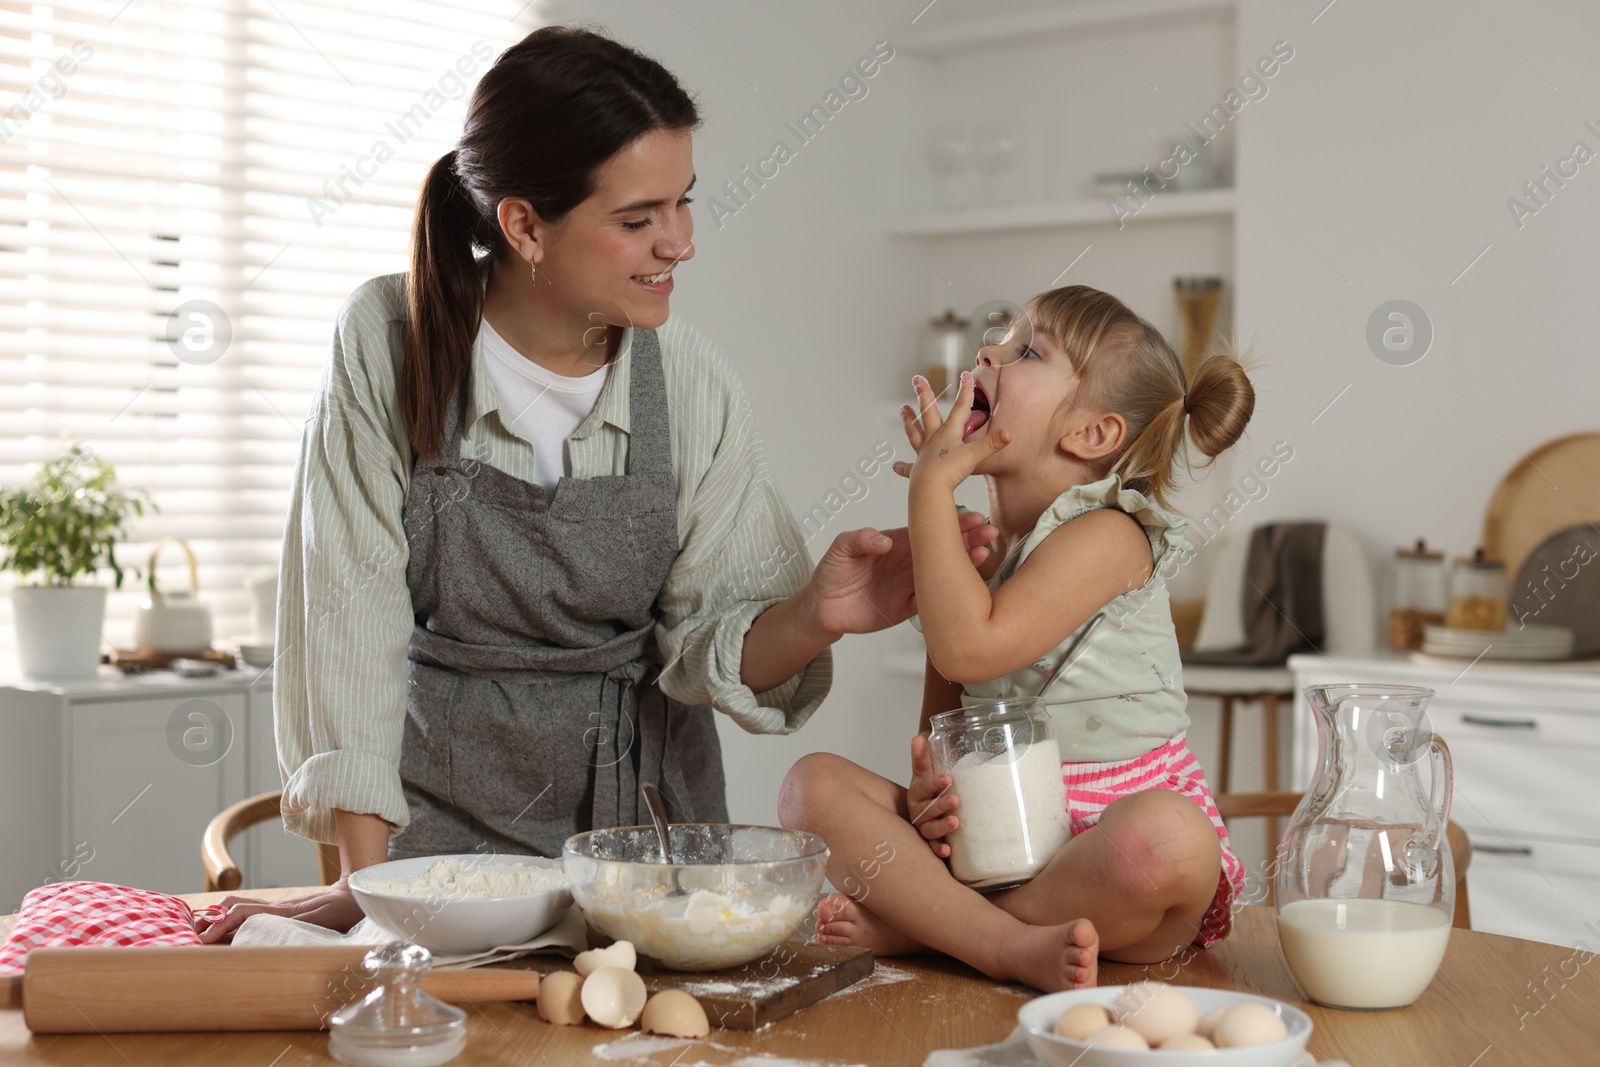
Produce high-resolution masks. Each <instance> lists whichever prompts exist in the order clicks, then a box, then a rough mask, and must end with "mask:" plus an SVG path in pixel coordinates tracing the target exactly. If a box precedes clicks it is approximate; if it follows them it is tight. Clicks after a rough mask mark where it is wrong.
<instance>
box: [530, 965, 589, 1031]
mask: <svg viewBox="0 0 1600 1067" xmlns="http://www.w3.org/2000/svg"><path fill="white" fill-rule="evenodd" d="M582 985H583V979H582V978H579V977H578V976H577V975H575V974H573V973H572V972H571V971H556V972H554V973H552V974H547V975H545V976H544V980H543V981H541V982H540V983H539V1018H541V1019H543V1020H544V1021H545V1022H547V1023H554V1024H555V1025H556V1026H577V1025H578V1024H579V1023H581V1022H583V1002H582V1000H580V999H579V995H578V989H579V987H581V986H582Z"/></svg>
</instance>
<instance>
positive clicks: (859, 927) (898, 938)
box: [817, 893, 930, 956]
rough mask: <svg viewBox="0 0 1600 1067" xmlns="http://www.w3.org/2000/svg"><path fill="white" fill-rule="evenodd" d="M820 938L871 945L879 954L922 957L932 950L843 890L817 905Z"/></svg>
mask: <svg viewBox="0 0 1600 1067" xmlns="http://www.w3.org/2000/svg"><path fill="white" fill-rule="evenodd" d="M817 941H818V942H819V943H821V944H824V945H853V946H855V947H856V948H870V949H871V950H872V951H873V952H874V953H876V954H877V955H879V956H918V955H925V954H926V953H928V952H929V951H930V950H929V949H928V946H926V945H924V944H921V943H920V942H917V941H913V940H912V939H911V938H909V937H907V936H906V935H905V934H902V933H901V932H900V931H899V930H896V929H895V928H894V927H892V926H890V925H889V924H888V923H886V922H884V921H883V920H882V919H880V918H879V917H878V916H876V915H874V914H873V913H872V912H870V911H868V910H867V909H866V907H864V906H863V905H862V904H860V903H858V902H857V901H854V900H852V899H850V898H849V897H847V896H845V895H844V894H843V893H835V894H833V895H832V896H830V897H825V898H823V901H822V903H820V904H818V905H817Z"/></svg>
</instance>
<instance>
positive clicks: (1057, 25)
mask: <svg viewBox="0 0 1600 1067" xmlns="http://www.w3.org/2000/svg"><path fill="white" fill-rule="evenodd" d="M1236 6H1237V5H1236V0H1081V2H1080V3H1076V4H1072V5H1070V6H1069V5H1065V4H1057V5H1055V6H1052V7H1050V8H1047V9H1044V10H1040V11H1021V12H1017V13H1015V14H1008V15H993V16H990V17H987V18H982V19H962V20H961V21H959V22H954V21H953V22H947V23H942V24H940V23H934V24H932V25H929V26H926V27H916V26H913V27H912V28H911V29H910V30H908V31H907V32H906V33H905V34H904V35H903V36H901V37H900V38H898V39H897V40H896V41H895V42H894V43H895V47H896V48H898V49H900V50H902V51H905V52H909V53H911V54H913V55H920V56H926V57H928V58H942V57H946V56H951V55H957V54H960V53H962V52H964V51H968V50H971V49H973V48H980V47H986V46H993V45H1000V44H1007V43H1011V42H1017V41H1024V40H1028V39H1030V38H1033V37H1035V36H1037V35H1039V34H1042V33H1052V32H1058V31H1068V32H1070V31H1076V30H1088V31H1091V32H1093V31H1096V30H1104V29H1106V28H1107V27H1108V26H1116V25H1121V24H1126V23H1131V22H1141V21H1144V20H1146V19H1152V18H1162V17H1166V16H1171V15H1187V14H1191V13H1195V12H1211V11H1218V12H1229V13H1231V12H1232V11H1233V10H1234V9H1235V7H1236Z"/></svg>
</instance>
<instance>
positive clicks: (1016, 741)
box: [928, 699, 1072, 890]
mask: <svg viewBox="0 0 1600 1067" xmlns="http://www.w3.org/2000/svg"><path fill="white" fill-rule="evenodd" d="M929 726H930V727H931V733H930V734H929V737H928V743H929V745H930V747H931V748H932V749H933V769H934V771H935V773H938V774H948V775H949V776H950V778H951V781H952V783H953V784H952V785H951V787H950V792H952V793H954V794H955V795H956V796H957V797H959V798H960V799H961V806H960V807H959V808H958V809H956V816H957V818H958V819H959V823H960V825H959V826H957V828H956V829H955V831H954V832H952V833H951V834H950V836H949V837H948V838H947V840H948V842H949V844H950V873H951V874H952V875H954V876H955V878H956V880H957V881H959V882H961V883H963V884H964V885H969V886H971V887H973V888H974V889H983V890H995V889H1003V888H1005V887H1007V886H1013V885H1020V884H1021V883H1023V882H1026V881H1028V880H1029V879H1030V878H1032V877H1033V876H1034V875H1036V874H1038V873H1039V872H1040V871H1041V870H1043V869H1044V866H1045V864H1047V863H1049V862H1050V860H1051V858H1052V857H1054V856H1055V854H1056V853H1057V852H1059V851H1061V846H1062V845H1065V844H1066V843H1067V841H1068V840H1070V839H1071V837H1072V830H1071V822H1070V821H1069V820H1068V817H1067V788H1066V784H1065V779H1064V778H1063V777H1062V774H1061V747H1060V745H1059V744H1057V742H1056V736H1055V730H1054V728H1053V727H1052V726H1051V723H1050V716H1049V714H1048V713H1047V712H1046V711H1045V707H1044V704H1043V703H1042V702H1041V701H1039V700H1038V699H1031V700H999V701H995V702H993V703H988V704H975V705H973V706H972V707H967V708H957V709H956V710H954V711H947V712H944V713H942V714H939V715H935V716H934V717H933V718H932V719H930V720H929Z"/></svg>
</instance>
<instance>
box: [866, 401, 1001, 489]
mask: <svg viewBox="0 0 1600 1067" xmlns="http://www.w3.org/2000/svg"><path fill="white" fill-rule="evenodd" d="M911 384H912V387H913V388H914V389H915V390H916V392H917V407H918V408H919V409H920V411H918V410H916V409H913V408H912V407H911V406H910V405H909V404H908V405H906V406H905V407H902V408H901V409H900V418H901V421H902V422H903V423H904V424H905V430H906V437H907V438H908V439H909V440H910V441H911V447H912V448H914V449H916V450H917V459H916V462H915V463H896V464H895V465H894V470H895V473H896V474H900V475H903V476H904V477H907V478H910V479H911V486H912V490H913V491H915V490H916V489H917V487H918V486H923V485H926V486H933V487H938V488H941V489H943V490H945V491H948V492H954V491H955V488H956V486H958V485H960V484H961V483H962V482H963V481H965V480H966V479H967V478H968V477H970V476H971V474H972V472H973V471H974V470H975V469H976V468H977V466H978V464H979V463H981V462H983V460H984V459H986V458H988V457H989V456H992V455H994V454H995V453H996V452H998V451H1000V450H1001V449H1002V448H1004V447H1006V445H1008V444H1010V443H1011V435H1010V434H1009V433H1008V432H1006V431H1005V430H999V431H998V432H995V433H986V434H983V435H981V436H977V434H978V431H980V430H982V429H983V427H984V426H986V425H988V422H989V419H990V416H991V415H992V413H993V408H992V406H991V404H990V401H989V396H988V394H987V393H986V392H984V391H983V389H982V387H981V386H979V385H978V383H977V378H976V376H975V375H973V374H972V372H971V371H963V372H962V373H961V388H960V389H959V390H958V391H957V393H956V400H955V404H954V406H952V407H951V409H950V416H949V418H945V417H943V416H941V415H940V414H939V404H938V398H937V397H935V396H934V395H933V387H932V386H931V385H929V384H928V380H927V379H926V378H924V377H922V376H921V375H920V374H919V375H917V376H916V377H915V378H913V379H911Z"/></svg>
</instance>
